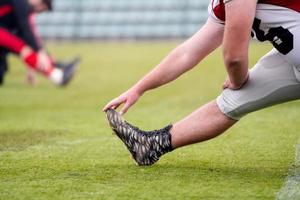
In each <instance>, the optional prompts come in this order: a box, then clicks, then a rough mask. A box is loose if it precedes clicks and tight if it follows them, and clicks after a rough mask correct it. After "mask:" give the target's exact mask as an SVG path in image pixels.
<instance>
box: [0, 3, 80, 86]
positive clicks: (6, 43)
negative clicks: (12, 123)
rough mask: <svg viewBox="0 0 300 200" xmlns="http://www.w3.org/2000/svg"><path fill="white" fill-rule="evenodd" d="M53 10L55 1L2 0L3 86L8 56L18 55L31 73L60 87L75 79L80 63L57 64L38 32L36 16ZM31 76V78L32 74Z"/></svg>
mask: <svg viewBox="0 0 300 200" xmlns="http://www.w3.org/2000/svg"><path fill="white" fill-rule="evenodd" d="M51 9H52V0H1V1H0V84H2V83H3V81H4V74H5V72H6V71H7V61H6V57H7V54H8V53H13V54H16V55H18V56H19V57H20V58H21V59H22V60H23V61H24V63H26V64H27V66H28V67H29V68H30V69H31V70H34V71H37V72H40V73H42V74H43V75H45V76H46V77H47V78H48V79H49V80H50V81H52V82H53V83H54V84H56V85H58V86H64V85H66V84H67V83H69V81H70V80H71V79H72V77H73V75H74V73H75V69H76V66H77V64H78V61H79V60H78V59H75V60H73V61H72V62H70V63H55V62H54V61H53V60H52V59H51V57H50V56H49V55H48V54H47V52H46V50H45V49H44V48H43V46H42V45H41V42H40V40H39V37H38V36H37V35H36V33H35V27H34V19H33V17H34V14H37V13H41V12H45V11H50V10H51ZM29 72H30V70H29ZM29 75H30V76H29V79H30V78H32V73H29Z"/></svg>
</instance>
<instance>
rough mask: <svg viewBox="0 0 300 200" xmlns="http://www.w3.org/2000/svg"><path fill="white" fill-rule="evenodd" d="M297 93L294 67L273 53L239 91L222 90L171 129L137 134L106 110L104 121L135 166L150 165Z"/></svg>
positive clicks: (298, 93) (262, 60)
mask: <svg viewBox="0 0 300 200" xmlns="http://www.w3.org/2000/svg"><path fill="white" fill-rule="evenodd" d="M299 91H300V82H299V81H298V80H297V78H296V75H295V73H294V66H293V65H291V64H290V63H289V62H287V61H286V60H285V59H284V58H283V56H282V55H281V54H280V53H278V52H277V51H276V50H273V51H271V52H270V53H269V54H267V55H266V56H265V57H263V58H262V59H261V60H260V61H259V62H258V64H257V65H256V66H255V67H254V68H253V69H252V70H251V72H250V77H249V81H248V82H247V83H246V85H245V86H244V87H243V88H242V89H240V90H230V89H226V90H224V91H223V93H222V95H221V96H220V97H219V98H218V100H217V104H216V103H215V102H214V101H213V102H211V103H209V104H207V105H204V106H203V107H201V108H200V109H199V110H197V111H196V112H194V113H193V114H191V115H190V116H188V117H186V118H185V119H183V120H181V121H180V122H178V123H176V124H175V125H174V126H173V128H171V127H170V126H168V127H166V128H164V129H161V130H158V131H152V132H145V131H141V130H139V129H138V128H136V127H134V126H132V125H130V124H128V123H127V122H125V121H124V120H123V119H122V118H121V116H119V115H118V113H116V112H115V111H113V110H109V111H108V119H109V121H110V124H111V126H112V128H113V129H114V131H115V132H116V133H117V135H118V136H119V137H120V138H121V139H122V141H123V142H124V143H125V145H126V146H127V148H128V149H129V150H130V152H131V153H132V155H133V157H134V158H135V160H136V161H137V163H138V164H139V165H151V164H153V163H155V162H156V161H157V160H158V159H159V157H160V156H161V155H163V154H165V153H167V152H169V151H171V150H173V149H175V148H179V147H181V146H185V145H189V144H193V143H197V142H201V141H204V140H208V139H211V138H213V137H216V136H218V135H219V134H221V133H223V132H224V131H225V130H227V129H228V128H230V127H231V126H232V125H233V124H234V123H236V121H237V120H239V119H240V118H241V117H243V116H245V115H246V114H248V113H250V112H253V111H256V110H259V109H263V108H266V107H269V106H272V105H275V104H279V103H283V102H287V101H291V100H295V99H300V92H299Z"/></svg>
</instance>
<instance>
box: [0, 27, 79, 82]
mask: <svg viewBox="0 0 300 200" xmlns="http://www.w3.org/2000/svg"><path fill="white" fill-rule="evenodd" d="M0 47H2V48H5V49H8V50H9V51H11V52H13V53H16V54H17V55H19V56H20V57H21V58H22V60H23V61H24V62H25V63H26V64H27V65H28V66H29V67H30V68H31V69H33V70H35V71H38V72H40V73H42V74H44V75H45V76H46V77H47V78H49V79H50V80H51V81H52V82H53V83H55V84H57V85H66V84H67V83H68V82H69V81H70V80H71V78H72V77H73V75H74V73H75V69H76V66H77V64H78V62H76V63H70V64H68V65H67V66H65V68H63V69H58V68H57V67H56V66H55V65H54V63H53V62H52V63H51V62H50V64H49V66H39V63H38V59H39V56H38V53H37V52H35V51H34V50H33V49H32V48H30V47H29V46H27V45H26V44H25V42H24V41H23V40H22V39H20V38H19V37H17V36H15V35H13V34H12V33H10V32H9V31H7V30H6V29H3V28H0Z"/></svg>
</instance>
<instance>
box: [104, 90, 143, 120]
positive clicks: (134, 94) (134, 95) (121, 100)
mask: <svg viewBox="0 0 300 200" xmlns="http://www.w3.org/2000/svg"><path fill="white" fill-rule="evenodd" d="M140 97H141V94H140V93H139V92H138V91H137V90H135V89H130V90H128V91H127V92H125V93H123V94H121V95H120V96H119V97H117V98H115V99H113V100H112V101H111V102H109V103H108V104H107V105H106V106H105V107H104V108H103V111H104V112H105V111H107V110H108V109H110V108H112V109H117V108H118V107H119V106H120V105H122V104H124V106H123V107H122V109H121V111H120V114H121V115H123V114H125V113H126V112H127V111H128V109H129V108H130V107H131V106H132V105H133V104H135V102H137V100H138V99H139V98H140Z"/></svg>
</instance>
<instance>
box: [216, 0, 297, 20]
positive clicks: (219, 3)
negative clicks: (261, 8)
mask: <svg viewBox="0 0 300 200" xmlns="http://www.w3.org/2000/svg"><path fill="white" fill-rule="evenodd" d="M211 3H212V9H213V12H214V14H215V16H216V17H217V18H218V19H220V20H222V21H225V4H224V0H212V2H211ZM258 4H270V5H275V6H281V7H285V8H289V9H291V10H294V11H297V12H300V0H259V1H258Z"/></svg>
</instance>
